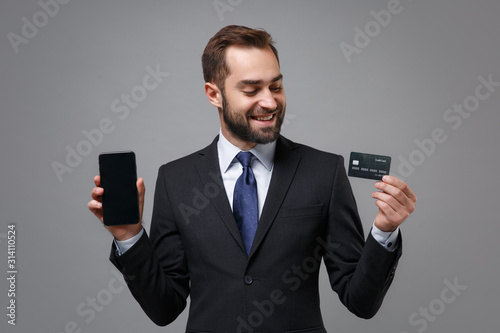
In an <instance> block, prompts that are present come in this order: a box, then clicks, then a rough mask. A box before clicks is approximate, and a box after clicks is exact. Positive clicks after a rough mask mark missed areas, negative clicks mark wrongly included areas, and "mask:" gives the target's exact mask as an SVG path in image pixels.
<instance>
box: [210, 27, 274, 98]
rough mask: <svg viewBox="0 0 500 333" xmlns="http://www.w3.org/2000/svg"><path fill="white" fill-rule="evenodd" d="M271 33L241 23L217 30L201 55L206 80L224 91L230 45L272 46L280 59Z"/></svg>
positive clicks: (227, 73)
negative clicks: (227, 50)
mask: <svg viewBox="0 0 500 333" xmlns="http://www.w3.org/2000/svg"><path fill="white" fill-rule="evenodd" d="M273 44H274V42H273V39H272V37H271V35H270V34H269V33H267V32H266V31H265V30H263V29H251V28H248V27H244V26H241V25H228V26H226V27H224V28H222V29H221V30H219V32H217V33H216V34H215V35H214V36H213V37H212V38H211V39H210V40H209V41H208V44H207V46H206V47H205V51H203V55H202V56H201V65H202V67H203V78H204V79H205V82H213V83H215V84H216V85H217V86H218V87H219V89H221V90H222V91H224V81H225V80H226V77H227V76H228V75H229V68H228V67H227V64H226V49H227V48H228V47H229V46H233V45H236V46H246V47H257V48H261V49H263V48H267V47H270V48H271V50H272V51H273V53H274V55H275V56H276V60H278V64H279V58H278V50H276V48H275V47H274V45H273Z"/></svg>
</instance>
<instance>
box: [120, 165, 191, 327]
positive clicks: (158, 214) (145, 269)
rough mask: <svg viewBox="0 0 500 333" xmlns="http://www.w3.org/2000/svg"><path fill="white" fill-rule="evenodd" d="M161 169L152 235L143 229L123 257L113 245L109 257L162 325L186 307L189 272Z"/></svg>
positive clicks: (145, 306) (135, 293)
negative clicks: (142, 232) (137, 239)
mask: <svg viewBox="0 0 500 333" xmlns="http://www.w3.org/2000/svg"><path fill="white" fill-rule="evenodd" d="M162 169H163V167H162V168H160V171H159V173H158V179H157V182H156V189H155V196H154V205H153V217H152V222H151V238H149V237H148V235H147V234H146V232H144V234H143V236H142V237H141V238H140V239H139V241H138V242H137V243H136V244H134V245H133V246H132V248H130V249H129V250H128V251H127V252H125V253H124V254H123V255H122V256H117V254H116V247H115V245H114V244H113V247H112V251H111V255H110V260H111V262H112V263H113V264H114V265H115V266H116V267H117V268H118V269H119V270H120V271H121V272H122V273H123V275H124V278H125V281H126V282H127V285H128V287H129V289H130V291H131V292H132V295H133V296H134V298H135V299H136V300H137V301H138V302H139V304H140V305H141V307H142V309H143V310H144V311H145V313H146V314H147V315H148V317H149V318H150V319H151V320H152V321H153V322H154V323H155V324H157V325H160V326H165V325H167V324H169V323H171V322H172V321H174V320H175V319H176V318H177V316H178V315H179V314H180V313H181V312H182V311H183V310H184V308H185V307H186V299H187V296H188V294H189V275H188V271H187V264H186V260H185V256H184V249H183V247H182V243H181V238H180V235H179V231H178V229H177V227H176V224H175V222H174V220H173V218H172V213H171V207H170V204H169V200H168V194H167V190H166V186H165V180H164V173H163V172H162Z"/></svg>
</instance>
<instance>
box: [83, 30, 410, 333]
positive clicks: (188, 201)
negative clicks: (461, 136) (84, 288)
mask: <svg viewBox="0 0 500 333" xmlns="http://www.w3.org/2000/svg"><path fill="white" fill-rule="evenodd" d="M202 65H203V72H204V78H205V81H206V83H205V93H206V95H207V97H208V99H209V101H210V103H211V104H212V105H214V106H215V107H216V108H217V109H218V112H219V117H220V123H221V128H220V134H219V136H217V137H216V138H215V140H214V141H213V142H212V143H211V144H210V145H209V146H208V147H206V148H204V149H202V150H200V151H198V152H196V153H194V154H191V155H189V156H186V157H184V158H181V159H179V160H177V161H173V162H170V163H167V164H165V165H163V166H162V167H161V168H160V170H159V174H158V179H157V183H156V191H155V197H154V208H153V217H152V223H151V230H150V236H148V235H147V233H146V231H145V230H144V229H143V228H142V226H141V223H140V222H139V223H137V224H136V225H131V226H115V227H108V230H109V231H110V232H111V233H112V234H113V236H114V238H115V242H114V243H113V249H112V251H111V257H110V259H111V261H112V262H113V264H114V265H115V266H116V267H117V268H119V269H120V270H121V271H122V272H123V273H124V276H125V279H126V281H127V283H128V286H129V288H130V290H131V292H132V294H133V295H134V297H135V298H136V300H137V301H138V302H139V304H140V305H141V306H142V308H143V309H144V311H145V312H146V314H147V315H148V316H149V317H150V318H151V319H152V320H153V321H154V322H155V323H156V324H158V325H167V324H169V323H171V322H172V321H173V320H174V319H175V318H176V317H177V316H178V315H179V314H180V313H181V312H182V311H183V309H184V307H185V306H186V298H187V297H188V295H189V294H190V295H191V304H190V310H189V319H188V323H187V328H186V332H270V333H276V332H292V331H293V332H326V330H325V328H324V326H323V321H322V317H321V313H320V303H319V290H318V274H319V267H320V263H321V260H322V259H323V261H324V263H325V265H326V268H327V272H328V276H329V279H330V284H331V287H332V289H333V290H334V291H336V292H337V293H338V295H339V298H340V300H341V301H342V303H343V304H344V305H345V306H346V307H347V308H348V309H349V310H350V311H351V312H353V313H354V314H355V315H357V316H359V317H363V318H370V317H372V316H374V315H375V313H376V312H377V311H378V309H379V308H380V306H381V303H382V300H383V298H384V296H385V294H386V292H387V289H388V288H389V286H390V284H391V282H392V279H393V277H394V271H395V268H396V265H397V262H398V259H399V257H400V255H401V246H402V245H401V236H400V235H399V229H398V227H399V225H400V224H401V223H402V222H403V221H404V220H405V219H406V218H407V217H408V216H409V215H410V214H411V213H412V212H413V210H414V207H415V202H416V196H415V194H414V193H413V192H412V190H411V189H410V188H409V187H408V186H407V185H406V184H405V183H404V182H403V181H401V180H398V179H396V178H394V177H391V176H386V177H384V179H383V181H381V182H377V183H376V184H375V187H376V188H377V189H378V191H376V192H374V193H373V194H372V197H373V198H375V199H376V204H377V206H378V207H379V212H378V214H377V215H376V217H375V221H374V225H373V228H372V230H371V232H370V234H369V236H368V238H367V240H366V241H365V240H364V234H363V229H362V224H361V221H360V219H359V216H358V212H357V208H356V203H355V200H354V196H353V194H352V191H351V187H350V184H349V181H348V179H347V176H346V173H345V169H344V160H343V158H342V157H341V156H339V155H335V154H330V153H325V152H321V151H318V150H315V149H313V148H310V147H307V146H304V145H301V144H297V143H294V142H292V141H290V140H288V139H286V138H284V137H283V136H281V135H280V134H279V133H280V127H281V124H282V122H283V119H284V115H285V108H286V101H285V93H284V89H283V75H282V73H281V72H280V66H279V59H278V54H277V51H276V49H275V47H274V46H273V42H272V39H271V37H270V35H269V34H268V33H267V32H265V31H262V30H254V29H250V28H246V27H242V26H227V27H225V28H223V29H222V30H220V31H219V32H218V33H217V34H216V35H215V36H214V37H212V39H211V40H210V41H209V43H208V44H207V46H206V48H205V51H204V53H203V56H202ZM240 152H250V154H248V153H241V154H240ZM94 181H95V184H96V187H95V188H94V189H93V191H92V198H93V200H92V201H90V202H89V203H88V207H89V209H90V210H91V211H92V212H93V213H94V214H95V215H96V216H97V217H98V218H99V219H101V220H102V203H101V196H102V194H103V189H102V188H101V187H99V186H100V178H99V176H96V177H95V178H94ZM137 187H138V189H139V197H140V209H141V217H142V207H143V203H144V192H145V188H144V183H143V180H142V178H139V179H138V181H137Z"/></svg>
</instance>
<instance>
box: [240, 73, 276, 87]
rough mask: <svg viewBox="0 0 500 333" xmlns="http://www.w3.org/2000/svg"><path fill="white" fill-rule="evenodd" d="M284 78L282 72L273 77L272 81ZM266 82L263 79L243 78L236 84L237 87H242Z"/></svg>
mask: <svg viewBox="0 0 500 333" xmlns="http://www.w3.org/2000/svg"><path fill="white" fill-rule="evenodd" d="M281 79H283V74H280V75H278V76H276V77H275V78H273V79H272V80H271V83H274V82H277V81H279V80H281ZM262 83H264V81H263V80H241V81H239V82H238V83H237V84H236V87H238V88H240V87H242V86H247V85H256V84H262Z"/></svg>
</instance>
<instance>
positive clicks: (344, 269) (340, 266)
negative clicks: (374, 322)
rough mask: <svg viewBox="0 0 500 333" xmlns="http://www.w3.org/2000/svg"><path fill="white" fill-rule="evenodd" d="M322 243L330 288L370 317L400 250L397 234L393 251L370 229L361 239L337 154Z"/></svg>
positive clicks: (359, 313) (350, 306)
mask: <svg viewBox="0 0 500 333" xmlns="http://www.w3.org/2000/svg"><path fill="white" fill-rule="evenodd" d="M326 243H327V244H328V246H327V249H326V251H325V255H324V261H325V264H326V268H327V272H328V276H329V279H330V284H331V286H332V289H333V290H334V291H335V292H337V294H338V295H339V298H340V301H341V302H342V303H343V304H344V305H345V306H346V307H347V308H348V309H349V311H351V312H352V313H354V314H355V315H356V316H358V317H361V318H366V319H368V318H371V317H373V316H374V315H375V314H376V313H377V311H378V310H379V308H380V306H381V305H382V301H383V299H384V297H385V294H386V293H387V290H388V289H389V286H390V285H391V283H392V280H393V277H394V272H395V270H396V266H397V263H398V260H399V258H400V256H401V253H402V250H401V249H402V240H401V234H400V235H399V236H398V245H397V246H398V247H397V248H396V249H395V251H393V252H390V251H388V250H386V249H385V248H384V247H383V246H382V245H380V244H379V243H378V242H377V241H376V240H375V239H374V238H373V236H372V235H371V232H370V233H369V235H368V238H367V239H366V242H365V240H364V233H363V227H362V224H361V221H360V218H359V214H358V210H357V206H356V201H355V199H354V195H353V193H352V189H351V185H350V183H349V180H348V178H347V175H346V172H345V168H344V159H343V158H342V157H341V156H339V159H338V163H337V167H336V172H335V176H334V182H333V189H332V197H331V201H330V207H329V217H328V227H327V240H326Z"/></svg>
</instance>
